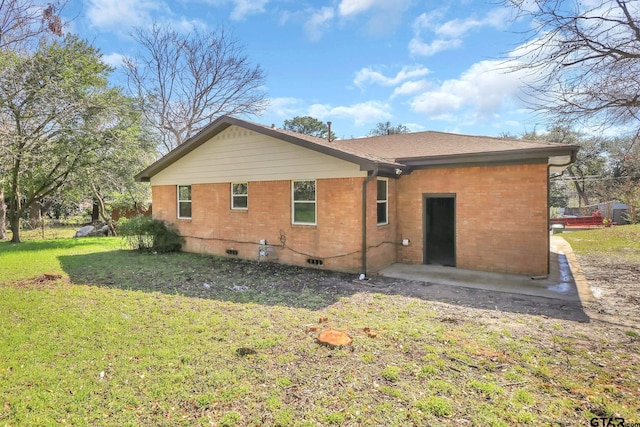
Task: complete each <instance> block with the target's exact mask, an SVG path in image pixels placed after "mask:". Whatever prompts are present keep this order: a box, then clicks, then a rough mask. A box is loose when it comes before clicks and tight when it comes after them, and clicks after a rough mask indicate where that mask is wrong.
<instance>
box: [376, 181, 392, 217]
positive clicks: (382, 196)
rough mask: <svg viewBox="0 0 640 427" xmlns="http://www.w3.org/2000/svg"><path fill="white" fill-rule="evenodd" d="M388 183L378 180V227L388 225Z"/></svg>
mask: <svg viewBox="0 0 640 427" xmlns="http://www.w3.org/2000/svg"><path fill="white" fill-rule="evenodd" d="M388 184H389V182H388V181H387V180H386V179H379V180H378V197H377V199H378V225H385V224H388V223H389V218H388V214H389V208H388V207H389V191H388Z"/></svg>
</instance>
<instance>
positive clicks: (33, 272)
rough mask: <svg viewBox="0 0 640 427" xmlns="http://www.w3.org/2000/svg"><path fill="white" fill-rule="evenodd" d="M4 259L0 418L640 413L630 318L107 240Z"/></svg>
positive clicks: (20, 249) (149, 420)
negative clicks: (462, 298) (328, 334)
mask: <svg viewBox="0 0 640 427" xmlns="http://www.w3.org/2000/svg"><path fill="white" fill-rule="evenodd" d="M0 268H1V270H0V314H1V316H0V327H1V330H2V334H1V335H0V425H7V426H54V425H55V426H59V425H73V426H95V425H106V426H174V425H184V426H194V425H196V426H198V425H202V426H209V425H217V426H234V425H237V426H263V425H265V426H289V425H294V426H296V425H298V426H318V425H322V426H328V425H345V426H347V425H349V426H351V425H358V426H360V425H372V426H405V425H407V426H413V425H417V426H427V425H451V426H454V425H476V426H510V425H525V424H531V425H589V422H590V420H591V419H592V418H594V417H614V416H615V417H623V418H625V419H626V421H627V422H640V413H639V412H638V407H637V402H638V400H639V399H640V358H639V356H638V355H639V353H640V340H639V338H640V335H638V332H637V331H634V330H631V329H629V328H618V329H616V328H612V327H611V326H610V325H600V324H596V323H579V322H571V321H567V320H562V319H554V318H550V317H547V316H540V315H532V314H519V313H514V312H503V311H500V310H499V309H497V307H496V309H490V310H487V309H479V308H472V307H469V306H464V305H456V303H455V301H454V302H452V303H443V302H439V301H431V300H429V299H428V298H415V297H408V296H403V295H401V293H399V292H390V291H387V290H388V289H390V288H387V287H381V288H380V289H376V288H375V287H374V286H369V287H367V286H362V287H361V288H359V290H356V291H354V285H353V277H352V276H349V275H345V274H339V273H331V272H324V271H317V270H308V269H303V268H296V267H284V266H278V265H274V264H268V263H262V264H259V263H257V262H250V261H241V260H225V259H220V258H216V257H210V256H202V255H194V254H162V255H154V254H138V253H134V252H131V251H128V250H125V249H123V248H122V247H121V242H120V240H118V239H117V238H91V239H56V240H43V241H29V242H26V243H22V244H19V245H14V244H10V243H7V242H0ZM44 273H48V274H50V275H55V274H59V275H60V276H61V278H60V279H55V280H47V279H46V278H45V277H44V276H43V275H44ZM349 285H350V286H349ZM396 285H397V286H402V283H401V282H398V283H397V284H396ZM478 295H483V294H480V293H479V294H478ZM326 328H334V329H337V330H341V331H344V332H347V333H348V334H350V335H351V336H352V337H353V343H352V344H351V345H349V346H346V347H342V348H329V347H325V346H322V345H319V344H318V343H317V342H316V340H315V338H316V336H317V334H318V332H319V331H322V330H323V329H326ZM591 425H593V424H591Z"/></svg>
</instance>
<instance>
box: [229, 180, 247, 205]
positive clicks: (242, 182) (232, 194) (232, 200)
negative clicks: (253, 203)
mask: <svg viewBox="0 0 640 427" xmlns="http://www.w3.org/2000/svg"><path fill="white" fill-rule="evenodd" d="M234 184H245V185H246V186H247V194H234V193H233V186H234ZM234 196H245V197H246V198H247V206H246V207H244V208H242V207H236V206H234V203H233V202H234V199H233V198H234ZM231 209H232V210H234V211H246V210H249V183H248V182H247V181H237V182H232V183H231Z"/></svg>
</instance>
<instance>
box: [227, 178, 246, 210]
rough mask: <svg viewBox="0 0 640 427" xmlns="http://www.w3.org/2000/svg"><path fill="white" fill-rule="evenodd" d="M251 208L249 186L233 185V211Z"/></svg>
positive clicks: (235, 183) (239, 183) (236, 183)
mask: <svg viewBox="0 0 640 427" xmlns="http://www.w3.org/2000/svg"><path fill="white" fill-rule="evenodd" d="M248 208H249V186H248V184H247V183H246V182H233V183H231V209H243V210H246V209H248Z"/></svg>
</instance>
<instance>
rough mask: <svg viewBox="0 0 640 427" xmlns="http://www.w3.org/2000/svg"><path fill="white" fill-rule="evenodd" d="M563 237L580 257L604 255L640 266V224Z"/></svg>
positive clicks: (574, 232)
mask: <svg viewBox="0 0 640 427" xmlns="http://www.w3.org/2000/svg"><path fill="white" fill-rule="evenodd" d="M562 237H564V238H565V240H566V241H567V242H569V243H570V244H571V247H572V248H573V250H574V251H576V253H578V254H580V255H603V256H613V257H616V258H620V259H625V260H628V261H630V262H635V263H638V264H640V224H638V225H625V226H618V227H609V228H597V229H593V230H583V231H568V232H565V233H562Z"/></svg>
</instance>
